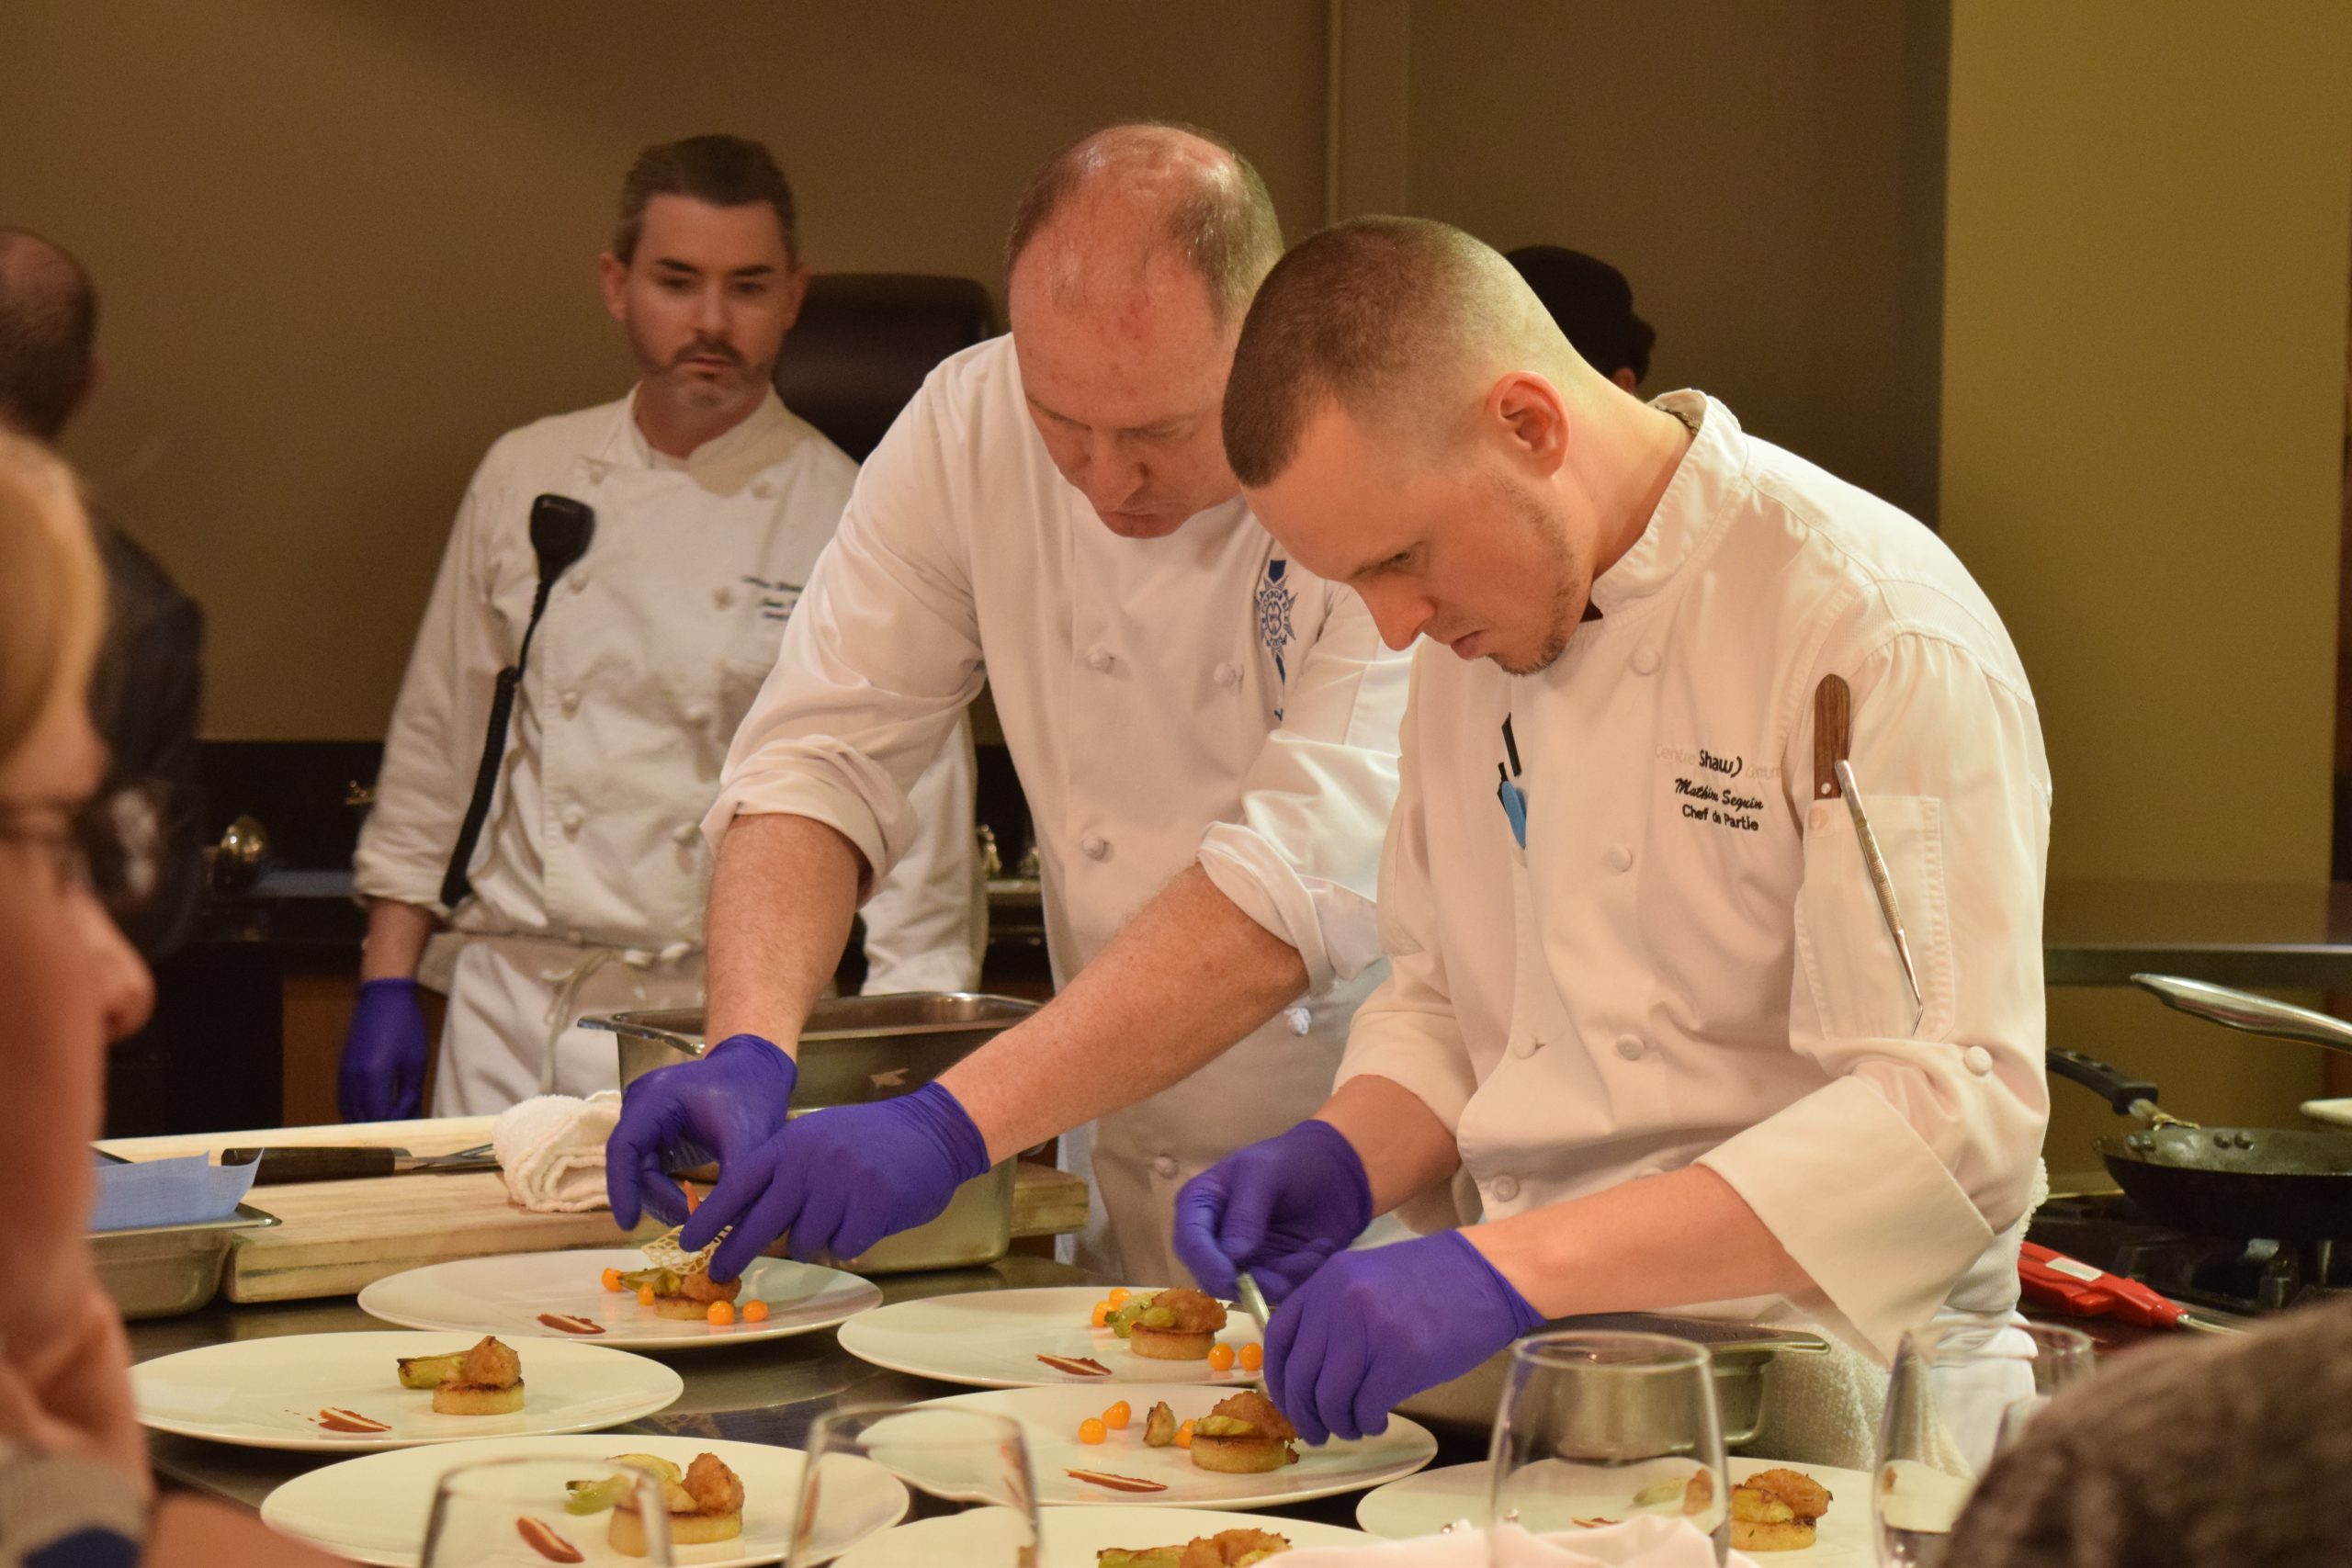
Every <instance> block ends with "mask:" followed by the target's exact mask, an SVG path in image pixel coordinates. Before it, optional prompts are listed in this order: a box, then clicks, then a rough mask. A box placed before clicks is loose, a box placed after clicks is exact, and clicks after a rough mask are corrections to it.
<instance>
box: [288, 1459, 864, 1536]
mask: <svg viewBox="0 0 2352 1568" xmlns="http://www.w3.org/2000/svg"><path fill="white" fill-rule="evenodd" d="M624 1453H640V1454H659V1455H661V1456H662V1458H663V1459H666V1460H670V1461H673V1462H674V1463H676V1464H677V1465H679V1466H680V1467H681V1468H683V1467H684V1466H685V1465H688V1464H691V1463H693V1462H694V1458H695V1455H696V1454H703V1453H711V1454H717V1455H718V1457H719V1458H720V1459H722V1460H724V1461H726V1462H727V1465H728V1468H729V1469H730V1470H732V1471H734V1472H735V1473H736V1474H737V1475H739V1476H741V1477H742V1480H743V1533H742V1534H741V1535H740V1536H738V1537H736V1538H735V1539H734V1540H723V1541H714V1542H712V1543H711V1544H710V1545H708V1546H682V1547H680V1548H678V1549H677V1551H676V1553H675V1555H676V1557H677V1560H678V1564H679V1568H739V1565H743V1564H750V1563H754V1562H776V1561H777V1560H778V1559H780V1558H782V1557H783V1556H784V1552H785V1549H786V1547H787V1546H789V1545H790V1544H791V1541H792V1515H793V1510H794V1508H795V1507H796V1506H798V1502H799V1496H800V1471H801V1467H802V1465H803V1464H804V1463H805V1461H806V1456H805V1455H803V1454H802V1453H801V1452H800V1450H797V1449H778V1448H770V1447H769V1446H767V1445H766V1444H764V1443H730V1442H725V1441H722V1440H720V1439H718V1438H655V1437H648V1436H646V1435H644V1434H642V1433H638V1432H607V1433H605V1434H603V1435H601V1436H599V1437H594V1438H493V1439H491V1440H489V1441H485V1442H480V1443H473V1444H469V1445H468V1446H467V1447H465V1448H462V1449H439V1450H426V1449H410V1450H405V1451H404V1452H401V1453H389V1454H372V1455H369V1456H368V1457H367V1458H365V1459H355V1460H347V1461H345V1462H343V1463H342V1464H330V1465H326V1466H324V1467H322V1468H321V1469H318V1470H314V1471H311V1472H310V1473H309V1474H308V1475H298V1476H296V1477H295V1478H294V1479H293V1480H291V1481H289V1482H288V1483H286V1484H285V1485H283V1486H280V1487H279V1488H278V1489H277V1491H275V1492H272V1493H271V1494H270V1495H268V1496H267V1497H266V1498H265V1499H263V1501H262V1506H261V1517H262V1522H263V1523H264V1524H266V1525H268V1526H269V1527H270V1528H271V1529H277V1530H280V1531H283V1532H284V1533H285V1534H288V1535H290V1536H296V1537H299V1538H300V1539H301V1540H307V1541H311V1542H312V1543H314V1544H316V1545H318V1546H321V1547H323V1548H325V1549H326V1550H327V1551H332V1552H334V1553H335V1554H336V1555H338V1556H341V1557H347V1558H350V1559H351V1560H352V1561H354V1562H370V1563H377V1564H380V1565H381V1568H416V1564H417V1562H418V1559H419V1558H420V1556H421V1555H422V1554H423V1552H424V1522H425V1516H426V1515H427V1514H428V1513H430V1512H431V1511H432V1506H433V1489H434V1487H435V1485H437V1484H438V1483H440V1480H441V1477H442V1476H443V1474H445V1473H446V1472H448V1471H451V1470H454V1469H456V1468H457V1467H458V1465H461V1464H478V1463H480V1462H481V1461H483V1460H492V1459H510V1458H522V1457H530V1458H535V1459H537V1458H545V1457H547V1456H548V1455H555V1456H557V1457H559V1458H573V1457H576V1458H578V1459H579V1460H580V1461H581V1462H582V1464H593V1463H594V1462H595V1461H598V1460H604V1459H610V1458H612V1457H613V1456H614V1455H615V1454H624ZM829 1475H830V1472H829ZM826 1484H827V1486H828V1487H829V1488H830V1487H831V1484H832V1483H831V1480H830V1478H829V1479H828V1481H827V1483H826ZM834 1495H835V1494H832V1493H831V1492H829V1493H828V1501H827V1507H828V1509H829V1510H830V1508H831V1500H832V1497H833V1496H834ZM841 1495H847V1496H848V1497H850V1498H851V1499H852V1502H851V1503H850V1504H848V1505H845V1506H849V1507H854V1513H855V1520H854V1528H853V1529H850V1530H847V1531H845V1532H843V1533H842V1534H841V1535H839V1536H834V1537H829V1538H827V1539H826V1540H823V1541H821V1542H820V1544H821V1545H822V1547H823V1549H824V1551H825V1553H826V1555H828V1556H830V1555H831V1554H833V1553H835V1552H838V1551H842V1550H843V1549H844V1548H846V1547H849V1546H852V1545H854V1544H855V1543H856V1542H857V1541H860V1540H864V1539H865V1537H867V1536H869V1535H872V1534H873V1533H875V1532H876V1530H882V1529H888V1528H889V1527H890V1526H892V1525H894V1524H897V1523H898V1522H899V1520H900V1519H903V1518H905V1517H907V1489H906V1488H905V1487H904V1486H902V1485H900V1484H899V1480H898V1478H897V1477H896V1476H894V1475H892V1474H891V1473H890V1472H888V1471H887V1470H884V1469H883V1468H882V1467H881V1466H880V1465H878V1464H871V1463H868V1462H866V1461H863V1460H861V1461H858V1470H857V1472H856V1479H855V1481H854V1484H853V1485H852V1486H850V1487H845V1488H843V1489H842V1494H841ZM543 1517H545V1518H546V1520H547V1522H548V1523H549V1524H551V1525H553V1526H554V1527H555V1529H556V1530H557V1531H558V1532H559V1533H560V1534H561V1535H562V1536H563V1538H564V1539H565V1540H569V1541H571V1543H572V1544H573V1545H574V1546H576V1547H578V1548H580V1550H581V1551H582V1553H583V1554H585V1556H586V1558H587V1560H588V1561H589V1562H596V1563H625V1562H644V1561H645V1559H643V1558H642V1557H624V1556H622V1555H621V1554H620V1553H618V1552H616V1551H614V1550H613V1549H612V1548H611V1547H610V1546H608V1545H606V1544H605V1529H607V1527H608V1525H609V1523H610V1520H611V1515H609V1514H588V1515H584V1516H579V1517H574V1516H572V1515H570V1514H567V1513H565V1512H564V1511H563V1499H562V1498H560V1497H550V1498H549V1499H548V1511H547V1513H546V1515H545V1516H543Z"/></svg>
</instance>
